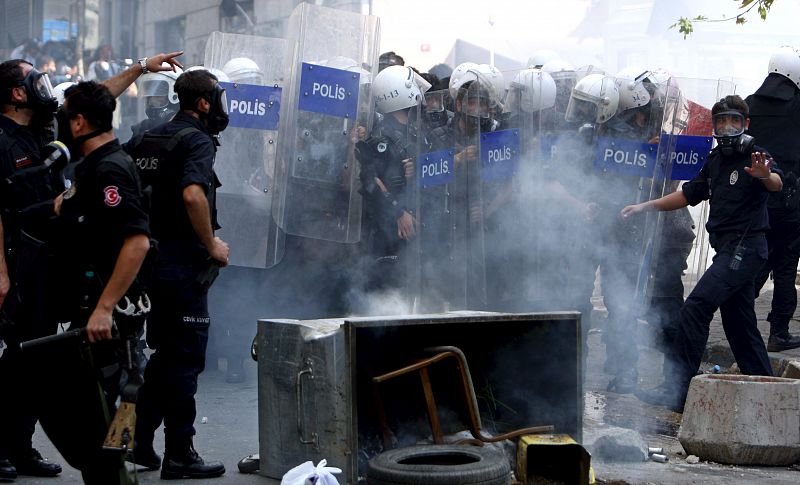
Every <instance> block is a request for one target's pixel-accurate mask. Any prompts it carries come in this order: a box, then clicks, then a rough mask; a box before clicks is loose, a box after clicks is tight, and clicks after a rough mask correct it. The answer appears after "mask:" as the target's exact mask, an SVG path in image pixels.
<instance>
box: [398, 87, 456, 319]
mask: <svg viewBox="0 0 800 485" xmlns="http://www.w3.org/2000/svg"><path fill="white" fill-rule="evenodd" d="M448 99H449V94H448V91H447V90H441V91H433V92H431V91H428V92H427V93H425V102H424V104H423V106H422V107H421V109H420V111H421V115H422V116H421V123H420V124H419V129H420V133H421V136H420V137H419V144H418V147H419V148H418V153H419V154H418V155H417V158H416V161H415V164H414V179H413V181H412V183H411V184H410V194H411V196H410V199H409V200H410V201H411V204H412V207H413V210H414V215H415V217H416V220H417V237H416V238H415V240H414V241H413V242H412V244H411V245H410V247H409V256H408V275H409V279H408V293H409V295H410V297H411V303H412V308H413V310H414V311H415V313H432V312H437V311H446V310H449V309H451V308H453V309H456V308H463V306H462V304H461V303H460V299H459V296H460V295H461V292H460V291H459V290H458V282H459V280H458V279H457V277H456V275H457V274H459V273H458V271H457V270H456V269H455V264H454V263H455V261H454V259H453V253H452V249H453V247H454V240H455V231H454V227H455V226H454V220H453V218H452V212H451V206H452V204H453V200H452V197H451V195H452V194H451V189H452V187H453V184H454V182H455V165H454V156H455V144H454V140H453V136H452V121H453V113H452V112H450V111H448V110H447V109H446V105H447V103H448Z"/></svg>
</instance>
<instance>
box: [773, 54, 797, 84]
mask: <svg viewBox="0 0 800 485" xmlns="http://www.w3.org/2000/svg"><path fill="white" fill-rule="evenodd" d="M773 72H774V73H777V74H780V75H781V76H784V77H786V78H788V79H789V80H790V81H792V82H793V83H795V84H796V85H797V87H800V50H798V49H797V48H796V47H792V46H789V45H785V46H783V47H779V48H778V50H776V51H775V52H773V53H772V57H770V58H769V73H770V74H772V73H773Z"/></svg>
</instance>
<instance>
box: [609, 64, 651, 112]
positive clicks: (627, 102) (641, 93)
mask: <svg viewBox="0 0 800 485" xmlns="http://www.w3.org/2000/svg"><path fill="white" fill-rule="evenodd" d="M650 75H651V74H650V71H648V70H646V69H642V68H640V67H636V66H629V67H626V68H625V69H622V70H621V71H619V72H618V73H617V75H616V81H615V82H616V83H617V89H619V110H620V111H627V110H629V109H633V108H639V107H642V106H647V104H648V103H649V102H650V93H649V92H648V91H647V88H646V87H645V85H644V81H645V80H646V79H647V78H648V77H649V76H650Z"/></svg>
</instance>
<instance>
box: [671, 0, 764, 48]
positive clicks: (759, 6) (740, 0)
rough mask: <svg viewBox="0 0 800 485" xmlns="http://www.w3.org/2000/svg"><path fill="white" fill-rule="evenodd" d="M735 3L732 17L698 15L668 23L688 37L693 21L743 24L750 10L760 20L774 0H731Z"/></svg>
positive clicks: (684, 36) (691, 30)
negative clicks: (735, 11)
mask: <svg viewBox="0 0 800 485" xmlns="http://www.w3.org/2000/svg"><path fill="white" fill-rule="evenodd" d="M733 1H734V2H736V3H737V4H739V7H738V9H739V11H738V13H737V14H736V15H734V16H732V17H726V16H724V15H723V16H722V18H709V17H706V16H705V15H698V16H697V17H692V18H689V17H681V18H680V19H678V21H677V22H675V23H674V24H672V25H670V26H669V28H670V29H675V28H677V29H678V32H680V33H681V34H683V38H684V39H685V38H687V37H689V36H690V35H691V34H692V32H694V24H695V22H735V23H736V25H744V24H745V22H747V16H748V14H749V13H750V12H751V11H752V10H754V9H755V10H756V12H758V16H759V17H761V20H766V19H767V14H768V13H769V10H770V8H772V2H773V1H774V0H733Z"/></svg>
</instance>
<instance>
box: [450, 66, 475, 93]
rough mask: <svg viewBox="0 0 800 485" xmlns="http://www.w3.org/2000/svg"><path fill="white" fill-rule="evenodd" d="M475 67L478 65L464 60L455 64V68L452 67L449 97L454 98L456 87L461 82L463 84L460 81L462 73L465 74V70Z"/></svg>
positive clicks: (456, 91) (459, 85)
mask: <svg viewBox="0 0 800 485" xmlns="http://www.w3.org/2000/svg"><path fill="white" fill-rule="evenodd" d="M475 67H478V65H477V64H475V63H474V62H464V63H461V64H459V65H458V66H456V68H455V69H453V72H452V73H450V85H449V88H450V97H451V98H453V99H456V94H457V93H458V88H459V87H461V85H462V84H464V83H463V82H461V81H460V79H461V77H462V76H464V74H466V73H467V71H469V70H470V69H474V68H475ZM455 86H458V87H455Z"/></svg>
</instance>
